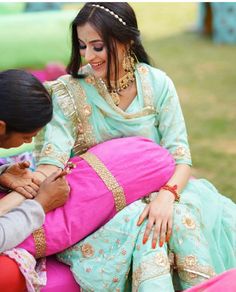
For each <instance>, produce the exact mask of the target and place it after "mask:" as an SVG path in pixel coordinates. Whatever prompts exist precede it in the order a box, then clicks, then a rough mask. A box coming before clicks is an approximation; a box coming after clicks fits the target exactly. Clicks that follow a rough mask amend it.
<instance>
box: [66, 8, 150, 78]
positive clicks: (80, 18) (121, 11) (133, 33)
mask: <svg viewBox="0 0 236 292" xmlns="http://www.w3.org/2000/svg"><path fill="white" fill-rule="evenodd" d="M94 4H95V5H100V6H102V7H104V8H108V9H109V10H110V12H113V13H115V14H116V15H117V16H118V17H120V18H121V19H122V20H123V21H124V22H126V25H124V24H122V22H120V21H119V20H118V19H117V18H116V17H115V16H114V15H111V13H109V12H107V11H105V10H104V9H102V8H99V7H94V6H93V5H94ZM86 23H89V24H90V25H91V26H92V27H93V28H94V29H95V30H96V31H97V32H98V34H99V35H100V36H101V38H102V40H103V42H104V44H105V46H106V49H107V55H108V62H107V80H108V82H109V81H110V64H111V60H112V59H113V60H116V62H115V78H116V79H117V76H118V58H117V48H116V45H115V42H114V41H118V42H120V43H122V44H125V45H128V44H129V45H130V49H131V54H132V53H133V54H134V57H135V62H137V61H139V62H144V63H146V64H149V63H150V61H149V57H148V55H147V53H146V51H145V49H144V47H143V45H142V42H141V39H140V32H139V30H138V25H137V19H136V16H135V13H134V10H133V8H132V7H131V6H130V5H129V4H128V3H125V2H89V3H86V4H85V5H84V6H83V8H82V9H81V10H80V11H79V13H78V15H77V16H76V18H75V19H74V20H73V22H72V24H71V31H72V51H71V58H70V62H69V64H68V66H67V72H68V73H69V74H71V75H72V76H73V77H75V78H76V77H77V78H78V77H80V76H79V75H78V70H79V68H80V67H81V65H82V60H81V55H80V50H79V41H78V36H77V30H76V28H77V26H82V25H84V24H86ZM109 83H110V82H109Z"/></svg>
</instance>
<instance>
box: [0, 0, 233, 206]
mask: <svg viewBox="0 0 236 292" xmlns="http://www.w3.org/2000/svg"><path fill="white" fill-rule="evenodd" d="M130 4H131V5H132V6H133V8H134V9H135V12H136V14H137V18H138V22H139V28H140V30H141V33H142V39H143V42H144V45H145V47H146V49H147V51H148V53H149V55H150V56H151V58H152V61H153V64H154V65H155V66H156V67H158V68H160V69H162V70H164V71H165V72H167V74H168V75H169V76H170V77H171V78H172V79H173V81H174V83H175V86H176V88H177V91H178V94H179V97H180V100H181V104H182V108H183V112H184V116H185V120H186V124H187V128H188V134H189V141H190V146H191V150H192V158H193V166H194V167H193V173H194V175H195V176H197V177H205V178H207V179H209V180H210V181H211V182H213V183H214V185H215V186H216V187H217V188H218V189H219V191H220V192H221V193H223V194H225V195H226V196H229V197H231V198H232V199H233V200H234V201H235V202H236V182H235V181H236V180H235V177H236V3H234V2H230V3H227V2H224V3H218V2H211V3H206V2H204V3H154V2H152V3H147V2H145V3H144V2H143V3H142V2H139V3H132V2H131V3H130ZM82 5H83V4H82V3H63V2H60V3H56V2H53V3H52V2H43V3H39V2H38V3H33V2H31V3H19V2H18V3H7V2H6V3H0V40H1V45H0V70H5V69H9V68H22V69H26V70H29V71H31V72H32V73H33V74H35V76H36V77H38V78H39V79H40V80H42V81H43V80H52V79H55V78H57V77H58V76H60V75H61V74H64V70H65V65H66V64H67V62H68V59H69V55H70V33H69V26H70V23H71V21H72V20H73V18H74V17H75V16H76V14H77V12H78V10H79V9H80V7H81V6H82ZM0 106H1V105H0ZM31 148H32V145H29V146H27V145H23V147H21V148H20V149H10V150H8V151H6V150H3V149H0V157H4V156H5V157H6V156H11V155H15V154H19V153H20V152H22V151H26V150H28V151H30V149H31ZM14 159H17V158H16V157H14Z"/></svg>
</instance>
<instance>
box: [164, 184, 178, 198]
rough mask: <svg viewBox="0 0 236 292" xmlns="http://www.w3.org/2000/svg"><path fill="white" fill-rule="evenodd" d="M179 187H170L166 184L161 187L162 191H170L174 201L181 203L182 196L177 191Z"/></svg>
mask: <svg viewBox="0 0 236 292" xmlns="http://www.w3.org/2000/svg"><path fill="white" fill-rule="evenodd" d="M177 189H178V186H177V185H173V186H172V185H170V184H165V185H164V186H163V187H161V189H160V190H165V191H169V192H170V193H171V194H172V195H173V196H174V200H175V201H176V202H179V200H180V194H179V193H178V191H177Z"/></svg>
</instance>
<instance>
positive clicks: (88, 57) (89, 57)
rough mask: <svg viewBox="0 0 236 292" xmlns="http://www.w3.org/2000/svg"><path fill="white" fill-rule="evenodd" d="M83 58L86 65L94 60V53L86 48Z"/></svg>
mask: <svg viewBox="0 0 236 292" xmlns="http://www.w3.org/2000/svg"><path fill="white" fill-rule="evenodd" d="M84 58H85V60H86V61H87V62H88V63H89V62H90V61H91V60H92V59H93V58H94V52H93V51H92V49H90V48H86V50H85V54H84Z"/></svg>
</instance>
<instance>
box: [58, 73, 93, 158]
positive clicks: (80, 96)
mask: <svg viewBox="0 0 236 292" xmlns="http://www.w3.org/2000/svg"><path fill="white" fill-rule="evenodd" d="M58 80H59V81H60V83H61V85H62V86H63V94H59V99H58V103H59V105H60V107H61V109H62V110H63V112H64V114H65V115H66V116H68V117H69V118H70V119H71V121H72V123H73V131H74V134H75V137H76V141H75V145H74V147H73V150H74V154H75V155H79V154H81V153H84V152H85V151H87V150H88V149H89V148H90V147H92V146H94V145H95V144H97V142H96V139H95V137H94V135H93V129H92V125H91V124H90V122H89V116H90V115H91V113H92V109H91V106H90V105H89V104H88V103H87V96H86V93H85V91H84V89H83V88H82V86H81V85H80V83H79V80H77V79H75V78H73V77H71V76H70V75H65V76H63V77H60V78H59V79H58Z"/></svg>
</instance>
